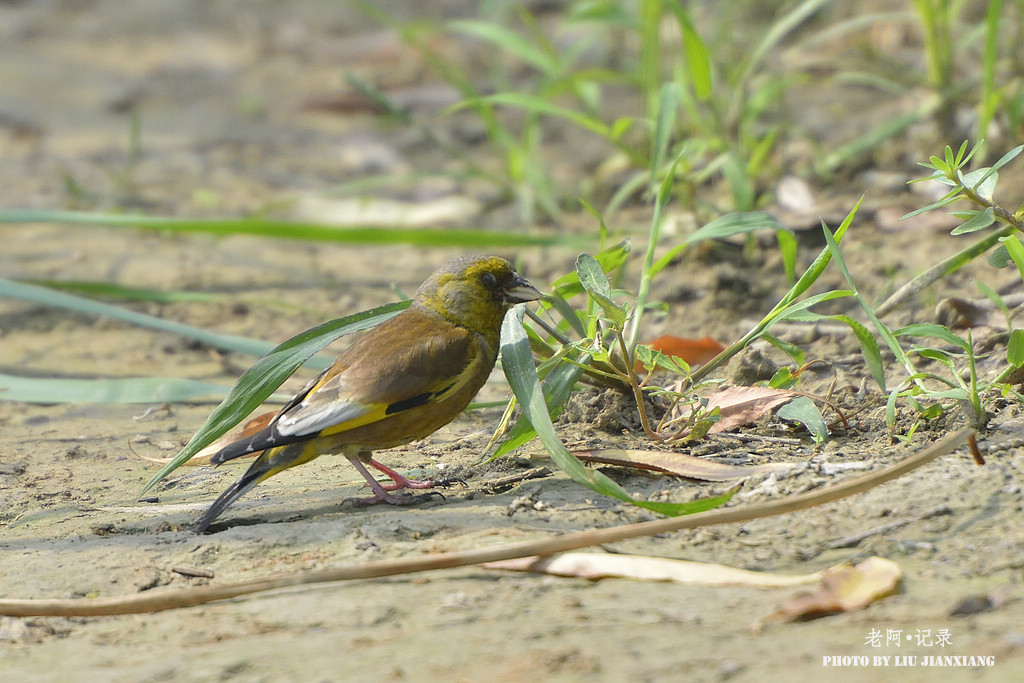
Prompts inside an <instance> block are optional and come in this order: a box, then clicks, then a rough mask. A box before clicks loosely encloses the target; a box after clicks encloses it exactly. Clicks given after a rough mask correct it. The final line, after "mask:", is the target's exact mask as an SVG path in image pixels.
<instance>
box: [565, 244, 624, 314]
mask: <svg viewBox="0 0 1024 683" xmlns="http://www.w3.org/2000/svg"><path fill="white" fill-rule="evenodd" d="M576 273H577V274H578V275H579V278H580V284H582V285H583V288H584V289H585V290H587V293H588V294H589V295H590V296H591V297H593V298H594V301H596V302H597V304H598V305H599V306H600V307H601V310H603V311H604V314H605V316H607V317H608V319H609V320H611V321H612V322H614V323H615V324H616V325H621V324H622V323H624V322H625V321H626V317H627V313H626V310H625V309H624V308H623V307H621V306H619V305H618V304H616V303H615V302H614V301H612V298H611V285H609V284H608V276H607V275H605V274H604V271H603V270H602V269H601V264H600V263H598V262H597V259H595V258H594V257H593V256H591V255H590V254H580V255H579V256H578V257H577V258H576Z"/></svg>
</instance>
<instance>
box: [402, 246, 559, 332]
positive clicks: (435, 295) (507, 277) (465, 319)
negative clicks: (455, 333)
mask: <svg viewBox="0 0 1024 683" xmlns="http://www.w3.org/2000/svg"><path fill="white" fill-rule="evenodd" d="M539 298H541V293H540V292H539V291H537V289H536V288H535V287H534V286H533V285H531V284H530V283H529V282H527V281H526V279H525V278H523V277H522V276H521V275H520V274H519V273H517V272H516V269H515V267H514V266H513V265H512V264H511V263H510V262H509V261H508V259H504V258H501V257H500V256H465V257H463V258H457V259H453V260H451V261H448V262H447V263H445V264H444V265H443V266H441V267H440V268H438V269H437V270H436V271H435V272H434V273H433V274H432V275H431V276H430V277H429V278H427V280H426V281H425V282H424V283H423V284H422V285H420V288H419V289H418V290H416V298H415V300H416V302H417V303H419V304H421V305H423V306H425V307H426V308H428V309H430V310H431V311H434V312H435V313H437V314H439V315H441V316H442V317H444V318H446V319H448V320H450V321H452V322H454V323H455V324H457V325H460V326H462V327H465V328H467V329H470V330H472V331H474V332H478V333H480V334H483V335H484V336H486V337H487V338H488V339H490V340H492V341H493V342H494V343H497V338H498V334H499V332H500V330H501V321H502V319H503V318H504V317H505V313H506V312H507V311H508V309H509V308H510V307H512V306H514V305H515V304H517V303H520V302H523V301H535V300H537V299H539Z"/></svg>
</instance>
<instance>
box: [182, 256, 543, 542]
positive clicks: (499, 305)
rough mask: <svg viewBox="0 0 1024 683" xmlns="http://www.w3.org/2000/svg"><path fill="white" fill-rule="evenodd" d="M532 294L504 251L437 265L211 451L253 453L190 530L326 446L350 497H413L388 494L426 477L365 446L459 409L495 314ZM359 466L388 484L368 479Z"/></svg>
mask: <svg viewBox="0 0 1024 683" xmlns="http://www.w3.org/2000/svg"><path fill="white" fill-rule="evenodd" d="M541 297H542V295H541V293H540V292H539V291H538V290H537V289H536V288H535V287H534V286H533V285H532V284H530V283H529V281H527V280H526V279H525V278H523V277H522V276H521V275H520V274H519V273H517V272H516V270H515V267H514V266H513V265H512V263H511V262H510V261H508V260H507V259H505V258H502V257H499V256H466V257H462V258H456V259H453V260H450V261H448V262H446V263H445V264H443V265H442V266H441V267H440V268H438V269H437V270H436V271H435V272H434V273H433V274H431V275H430V277H428V278H427V279H426V280H425V281H424V282H423V284H422V285H420V287H419V288H418V289H417V290H416V294H415V296H414V297H413V300H412V303H411V304H410V305H409V307H408V308H407V309H405V310H403V311H402V312H401V313H399V314H398V315H396V316H395V317H393V318H390V319H388V320H386V321H385V322H383V323H381V324H380V325H378V326H376V327H374V328H372V329H370V330H369V331H368V332H367V333H365V334H364V335H363V336H361V337H359V338H358V339H357V340H356V341H355V342H354V343H353V344H352V345H351V346H349V347H348V348H347V349H346V350H345V351H344V352H342V354H341V355H340V356H339V357H338V359H337V360H336V361H335V362H334V364H333V365H331V367H330V368H328V369H327V370H325V371H324V372H322V373H321V374H320V375H318V376H317V377H315V378H313V379H312V380H311V381H310V382H309V383H308V384H307V385H306V386H305V387H304V388H303V389H302V390H301V391H300V392H299V393H298V394H296V395H295V397H293V398H292V399H291V400H290V401H289V402H288V403H287V404H286V405H285V406H284V407H283V408H281V409H280V410H279V411H278V412H277V413H276V414H275V415H273V417H272V418H271V419H270V420H269V421H265V422H266V426H263V427H262V428H261V429H259V430H258V431H256V432H255V433H253V434H249V435H245V436H243V437H242V438H238V439H236V440H234V441H230V442H228V443H227V444H225V445H223V446H222V447H220V448H219V450H217V451H216V452H215V453H213V455H212V456H211V458H210V463H211V464H214V465H219V464H221V463H224V462H227V461H228V460H232V459H234V458H238V457H241V456H243V455H247V454H250V453H257V452H259V453H260V454H259V455H258V456H257V458H256V460H255V461H254V462H253V463H252V465H250V466H249V469H248V470H246V472H245V474H243V475H242V476H241V477H240V478H239V479H238V480H237V481H236V482H235V483H234V484H232V485H231V487H230V488H228V489H227V490H226V491H224V493H222V494H221V495H220V497H218V498H217V499H216V500H215V501H214V503H213V504H212V505H211V506H210V507H209V508H208V509H207V510H206V512H204V513H203V515H202V516H201V517H200V518H199V520H198V521H197V522H196V523H195V525H194V526H193V530H194V531H195V532H196V533H204V532H205V531H206V530H207V529H208V528H209V526H210V524H211V523H212V522H213V521H214V520H215V519H217V517H218V516H220V514H221V513H222V512H224V510H225V509H226V508H227V507H228V506H229V505H231V504H232V503H233V502H234V501H236V500H238V498H240V497H241V496H243V495H244V494H245V493H246V492H248V491H249V490H250V489H252V488H253V487H254V486H256V485H257V484H259V483H260V482H262V481H265V480H266V479H268V478H270V477H272V476H274V475H275V474H277V473H278V472H282V471H284V470H286V469H289V468H291V467H295V466H297V465H302V464H304V463H307V462H309V461H311V460H313V459H314V458H317V457H318V456H320V455H323V454H329V453H330V454H341V455H343V456H345V457H346V458H347V459H348V460H349V462H351V463H352V465H353V466H354V467H355V468H356V470H358V471H359V473H360V474H361V475H362V476H363V477H364V478H365V479H366V481H367V483H368V484H369V486H370V489H371V490H372V491H373V496H372V497H371V498H362V499H356V500H355V501H354V502H356V503H359V504H374V503H390V504H393V505H403V504H408V503H409V502H413V501H414V500H415V499H416V498H418V496H411V495H394V494H392V493H390V492H391V491H395V490H398V489H403V488H428V487H430V486H433V485H435V482H430V481H415V480H411V479H408V478H406V477H404V476H403V475H401V474H399V473H398V472H396V471H394V470H392V469H391V468H389V467H387V466H386V465H384V464H382V463H379V462H377V460H375V459H374V458H373V451H375V450H380V449H385V448H395V447H397V446H402V445H404V444H407V443H410V442H412V441H417V440H419V439H422V438H424V437H426V436H428V435H430V434H432V433H434V432H435V431H437V430H438V429H440V428H441V427H443V426H444V425H446V424H448V423H449V422H451V421H452V420H454V419H455V418H456V417H457V416H458V415H459V414H460V413H461V412H462V411H463V410H465V408H466V406H467V405H469V402H470V401H471V400H472V399H473V397H474V396H475V395H476V393H477V392H478V391H479V390H480V388H481V387H482V386H483V385H484V382H485V381H486V380H487V377H488V376H489V375H490V373H491V370H492V369H493V368H494V364H495V361H496V360H497V357H498V346H499V338H500V331H501V324H502V321H503V319H504V317H505V314H506V313H507V312H508V310H509V309H510V308H511V307H512V306H514V305H516V304H518V303H522V302H527V301H535V300H538V299H540V298H541ZM243 433H244V432H243ZM367 465H369V466H371V467H373V468H375V469H377V470H379V471H380V472H383V473H384V474H385V475H387V476H388V477H389V478H390V479H391V480H392V482H393V483H390V484H387V485H383V484H381V483H380V482H378V481H377V480H376V479H375V478H374V476H373V475H372V474H370V472H369V471H368V470H367V468H366V466H367Z"/></svg>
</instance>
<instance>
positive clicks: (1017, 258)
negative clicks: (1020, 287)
mask: <svg viewBox="0 0 1024 683" xmlns="http://www.w3.org/2000/svg"><path fill="white" fill-rule="evenodd" d="M999 241H1000V242H1002V243H1003V246H1004V247H1006V253H1007V255H1008V256H1009V257H1010V258H1011V259H1012V260H1013V265H1015V266H1016V267H1017V272H1019V273H1020V275H1021V277H1022V278H1024V245H1022V244H1021V242H1020V238H1018V237H1017V235H1015V234H1010V235H1007V236H1005V237H1001V238H999Z"/></svg>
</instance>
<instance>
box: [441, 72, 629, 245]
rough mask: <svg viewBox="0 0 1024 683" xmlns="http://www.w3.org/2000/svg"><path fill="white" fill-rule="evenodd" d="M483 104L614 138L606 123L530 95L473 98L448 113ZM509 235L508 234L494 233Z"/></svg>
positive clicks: (457, 105)
mask: <svg viewBox="0 0 1024 683" xmlns="http://www.w3.org/2000/svg"><path fill="white" fill-rule="evenodd" d="M481 104H486V105H495V104H498V105H504V106H508V107H519V108H520V109H525V110H526V111H528V112H533V113H536V114H547V115H548V116H554V117H556V118H560V119H565V120H566V121H568V122H570V123H573V124H575V125H577V126H579V127H580V128H583V129H584V130H589V131H590V132H592V133H594V134H596V135H598V136H600V137H602V138H604V139H606V140H612V139H613V138H614V135H613V131H612V129H611V128H610V127H609V126H608V124H606V123H604V122H603V121H601V120H600V119H596V118H594V117H592V116H588V115H587V114H584V113H583V112H580V111H576V110H575V109H567V108H566V107H559V106H558V105H556V104H553V103H552V102H551V101H550V100H547V99H544V98H543V97H538V96H536V95H528V94H526V93H514V92H505V93H498V94H496V95H487V96H485V97H472V98H469V99H466V100H463V101H462V102H459V103H457V104H454V105H452V106H451V107H449V108H448V109H447V110H446V111H448V112H452V111H458V110H460V109H469V108H473V107H476V106H479V105H481ZM493 234H495V235H498V234H508V233H493Z"/></svg>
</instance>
